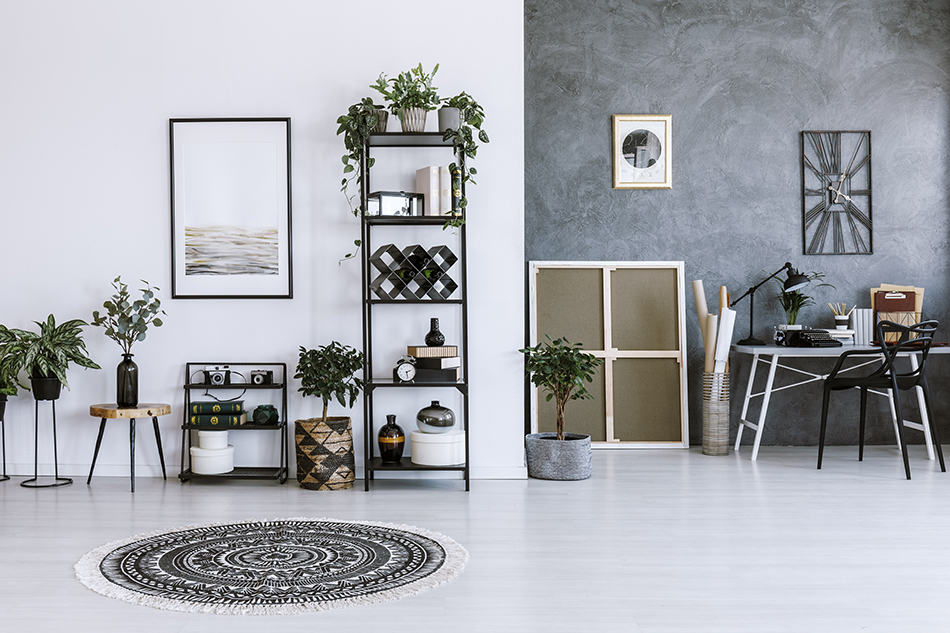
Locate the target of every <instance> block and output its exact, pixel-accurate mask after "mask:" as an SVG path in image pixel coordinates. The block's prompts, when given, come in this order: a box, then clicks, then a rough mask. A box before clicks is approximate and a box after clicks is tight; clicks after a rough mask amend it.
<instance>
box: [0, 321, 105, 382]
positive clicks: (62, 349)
mask: <svg viewBox="0 0 950 633" xmlns="http://www.w3.org/2000/svg"><path fill="white" fill-rule="evenodd" d="M35 323H36V325H38V326H39V328H40V331H39V332H30V331H27V330H18V329H15V328H7V327H4V326H2V325H0V363H2V367H3V370H4V371H5V372H6V373H7V375H9V376H15V375H16V374H17V373H18V372H19V371H20V370H21V369H23V370H26V372H27V373H28V374H29V376H30V385H31V387H32V389H33V397H34V398H35V399H37V400H56V399H58V398H59V395H60V392H61V389H62V387H64V386H65V387H66V388H67V389H68V388H69V383H68V382H67V381H66V370H67V369H68V368H69V365H70V364H76V365H79V366H80V367H86V368H88V369H101V368H100V367H99V365H97V364H96V363H95V362H94V361H93V360H92V359H91V358H89V356H88V352H87V351H86V343H85V341H83V339H82V328H83V327H84V326H86V325H88V323H86V322H85V321H82V320H80V319H72V320H70V321H66V322H65V323H61V324H60V325H56V319H55V318H54V317H53V315H52V314H51V315H49V316H48V317H47V318H46V321H36V322H35Z"/></svg>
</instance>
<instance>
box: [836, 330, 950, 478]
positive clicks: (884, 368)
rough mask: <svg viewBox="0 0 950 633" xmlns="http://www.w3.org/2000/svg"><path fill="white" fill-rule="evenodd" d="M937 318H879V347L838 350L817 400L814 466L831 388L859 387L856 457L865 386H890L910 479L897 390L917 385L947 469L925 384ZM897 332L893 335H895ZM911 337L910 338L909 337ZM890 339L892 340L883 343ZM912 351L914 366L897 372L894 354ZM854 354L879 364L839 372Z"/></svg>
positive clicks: (860, 454) (860, 457) (860, 449)
mask: <svg viewBox="0 0 950 633" xmlns="http://www.w3.org/2000/svg"><path fill="white" fill-rule="evenodd" d="M938 325H939V323H938V322H937V321H924V322H923V323H918V324H916V325H911V326H906V325H899V324H897V323H892V322H891V321H881V322H880V323H878V324H877V340H878V344H879V345H880V346H881V349H880V350H848V351H846V352H844V353H843V354H841V356H840V357H839V358H838V362H837V363H836V364H835V367H834V369H833V370H832V371H831V373H830V374H828V377H827V378H826V379H825V389H824V395H823V398H822V401H821V431H820V433H819V437H818V468H819V469H820V468H821V457H822V454H823V453H824V451H825V427H826V426H827V423H828V398H829V396H830V395H831V392H832V391H841V390H843V389H854V388H858V389H860V390H861V423H860V431H859V433H860V438H859V440H860V441H859V444H858V461H862V460H864V423H865V418H866V414H867V403H868V389H890V390H891V392H892V393H893V394H894V409H895V410H896V412H897V436H898V440H899V441H900V445H901V453H902V454H903V457H904V473H905V474H906V475H907V478H908V479H910V461H909V460H908V459H907V442H905V441H904V423H903V420H904V417H903V413H902V412H901V394H900V392H901V391H907V390H908V389H914V388H915V387H920V388H921V389H922V390H923V392H924V402H925V404H926V406H927V418H928V419H929V420H930V437H931V439H932V440H933V443H934V448H936V449H937V457H939V459H940V470H941V471H943V472H946V471H947V467H946V466H945V465H944V463H943V449H942V448H941V447H940V436H939V435H938V433H937V424H936V422H935V421H934V413H933V404H932V402H933V401H932V400H931V398H930V388H929V387H928V385H927V375H926V373H925V368H926V366H927V354H928V353H929V352H930V346H931V345H932V344H933V333H934V332H935V331H936V330H937V326H938ZM895 335H897V336H895ZM912 336H913V337H914V338H911V337H912ZM887 340H893V341H894V342H892V343H885V341H887ZM906 352H914V353H916V354H919V355H920V364H919V366H918V368H917V369H916V370H913V371H909V372H905V373H901V372H899V371H898V370H897V367H896V363H897V357H898V355H899V354H901V353H906ZM855 356H883V360H882V361H881V364H880V366H879V367H877V368H876V369H875V370H874V371H873V372H871V373H870V374H868V375H866V376H849V375H843V376H842V375H839V372H840V371H841V367H842V365H844V362H845V361H846V360H847V359H848V358H853V357H855Z"/></svg>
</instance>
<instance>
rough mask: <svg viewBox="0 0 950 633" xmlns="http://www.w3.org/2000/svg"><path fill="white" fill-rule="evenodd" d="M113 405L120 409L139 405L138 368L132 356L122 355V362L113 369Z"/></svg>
mask: <svg viewBox="0 0 950 633" xmlns="http://www.w3.org/2000/svg"><path fill="white" fill-rule="evenodd" d="M115 403H116V404H117V405H118V406H119V408H120V409H129V408H132V407H137V406H138V404H139V366H138V365H136V364H135V362H133V361H132V354H122V362H121V363H119V365H118V366H117V367H116V368H115Z"/></svg>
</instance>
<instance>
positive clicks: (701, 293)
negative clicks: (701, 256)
mask: <svg viewBox="0 0 950 633" xmlns="http://www.w3.org/2000/svg"><path fill="white" fill-rule="evenodd" d="M693 298H694V299H695V300H696V316H697V317H698V318H699V332H700V334H702V335H703V345H705V344H706V341H707V340H709V339H708V337H707V336H706V317H707V316H709V308H708V307H706V290H705V289H704V288H703V280H702V279H697V280H695V281H693Z"/></svg>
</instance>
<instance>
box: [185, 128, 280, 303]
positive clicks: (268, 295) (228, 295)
mask: <svg viewBox="0 0 950 633" xmlns="http://www.w3.org/2000/svg"><path fill="white" fill-rule="evenodd" d="M262 122H266V123H283V124H284V126H285V134H284V139H285V140H284V142H285V144H286V201H287V224H286V267H287V274H286V287H285V289H284V288H283V287H282V288H281V291H280V292H261V293H250V292H249V293H241V292H222V293H205V292H199V293H196V292H187V291H184V290H183V289H182V288H181V283H180V281H179V279H178V277H179V274H180V271H179V268H178V264H179V262H178V259H177V257H176V252H177V251H178V249H179V243H178V241H177V240H176V238H177V233H176V231H177V230H180V229H183V228H184V227H176V222H175V217H176V208H175V199H176V191H175V150H176V148H175V132H176V126H179V125H187V124H204V123H212V124H213V123H249V124H254V123H262ZM168 157H169V208H170V220H171V288H172V299H293V297H294V286H293V202H292V199H293V195H292V194H293V183H292V176H291V174H292V171H293V170H292V164H293V163H292V161H291V124H290V117H176V118H170V119H168ZM281 285H282V286H283V283H282V284H281Z"/></svg>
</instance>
